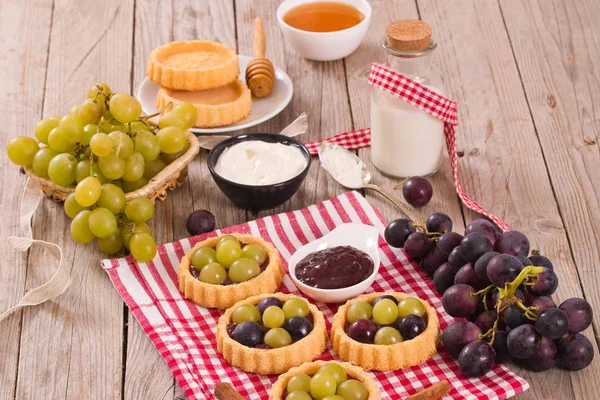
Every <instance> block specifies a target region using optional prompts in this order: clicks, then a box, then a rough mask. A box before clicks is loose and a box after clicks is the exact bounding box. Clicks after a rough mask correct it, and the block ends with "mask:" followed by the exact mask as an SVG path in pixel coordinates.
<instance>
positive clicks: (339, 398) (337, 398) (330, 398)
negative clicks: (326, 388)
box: [323, 394, 346, 400]
mask: <svg viewBox="0 0 600 400" xmlns="http://www.w3.org/2000/svg"><path fill="white" fill-rule="evenodd" d="M323 400H346V399H344V398H343V397H342V396H338V395H337V394H332V395H331V396H327V397H324V398H323Z"/></svg>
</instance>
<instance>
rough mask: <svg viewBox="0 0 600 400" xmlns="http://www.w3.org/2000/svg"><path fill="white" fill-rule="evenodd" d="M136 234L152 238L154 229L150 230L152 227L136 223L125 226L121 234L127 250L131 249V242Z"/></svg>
mask: <svg viewBox="0 0 600 400" xmlns="http://www.w3.org/2000/svg"><path fill="white" fill-rule="evenodd" d="M136 233H147V234H148V235H150V236H152V229H150V227H149V226H148V225H147V224H145V223H144V222H134V223H130V224H127V226H125V227H124V228H123V229H122V232H121V236H122V239H123V244H124V245H125V247H126V248H127V249H129V242H130V241H131V237H132V236H133V235H135V234H136Z"/></svg>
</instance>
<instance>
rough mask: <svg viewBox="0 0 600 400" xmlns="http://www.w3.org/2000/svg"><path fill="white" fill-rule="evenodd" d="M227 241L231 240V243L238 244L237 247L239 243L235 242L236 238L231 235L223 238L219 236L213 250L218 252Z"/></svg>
mask: <svg viewBox="0 0 600 400" xmlns="http://www.w3.org/2000/svg"><path fill="white" fill-rule="evenodd" d="M228 240H231V241H232V242H235V243H237V244H238V246H240V241H239V240H237V238H236V237H235V236H233V235H225V236H221V238H220V239H219V240H218V241H217V245H216V246H215V250H219V247H221V245H222V244H223V243H224V242H227V241H228Z"/></svg>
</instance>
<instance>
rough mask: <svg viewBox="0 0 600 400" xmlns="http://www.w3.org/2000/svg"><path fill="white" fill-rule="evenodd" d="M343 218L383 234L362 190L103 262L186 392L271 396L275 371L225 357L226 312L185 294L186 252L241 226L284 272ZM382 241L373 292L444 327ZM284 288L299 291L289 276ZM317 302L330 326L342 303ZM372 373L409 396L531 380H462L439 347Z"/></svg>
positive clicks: (401, 258) (388, 391) (509, 386)
mask: <svg viewBox="0 0 600 400" xmlns="http://www.w3.org/2000/svg"><path fill="white" fill-rule="evenodd" d="M345 222H357V223H364V224H368V225H373V226H375V227H376V228H377V229H378V230H379V231H380V232H381V233H383V230H384V229H385V225H386V223H385V221H384V220H383V217H382V216H381V214H380V213H379V211H378V210H377V209H376V208H374V207H373V206H372V205H371V204H369V202H367V200H366V199H365V198H364V197H362V196H361V195H360V194H358V193H357V192H347V193H345V194H343V195H341V196H338V197H335V198H333V199H331V200H328V201H325V202H323V203H319V204H317V205H312V206H310V207H308V208H305V209H302V210H298V211H293V212H289V213H283V214H278V215H274V216H271V217H266V218H261V219H258V220H256V221H251V222H248V223H245V224H242V225H238V226H233V227H230V228H226V229H223V230H221V231H216V232H212V233H210V234H206V235H201V236H196V237H192V238H189V239H183V240H180V241H178V242H174V243H169V244H165V245H163V246H160V247H159V249H158V255H157V256H156V257H155V259H154V260H153V261H152V262H149V263H147V264H138V263H136V262H135V260H134V259H133V258H132V257H131V256H128V257H126V258H122V259H112V260H104V261H102V265H103V267H104V268H105V269H106V271H107V272H108V274H109V276H110V278H111V280H112V282H113V284H114V285H115V288H116V289H117V291H118V292H119V294H120V295H121V297H122V298H123V300H124V301H125V303H127V306H129V309H130V310H131V312H132V313H133V315H134V316H135V317H136V319H137V320H138V322H139V323H140V325H141V326H142V328H143V329H144V331H145V332H146V334H147V335H148V337H149V338H150V340H152V343H154V345H155V346H156V348H157V349H158V351H159V352H160V354H161V355H162V356H163V358H164V359H165V361H166V362H167V364H168V366H169V368H170V369H171V372H173V375H174V376H175V378H176V379H177V381H178V382H179V385H181V387H182V389H183V390H184V392H185V394H186V395H187V396H188V398H190V399H209V398H212V390H213V389H214V387H215V385H216V384H217V383H218V382H220V381H227V382H231V383H232V385H233V386H234V387H235V388H236V389H237V390H238V391H239V392H240V393H241V394H242V395H244V396H246V397H247V398H249V399H266V398H267V397H268V394H269V389H270V387H271V384H272V383H273V382H274V381H275V380H276V378H277V376H260V375H255V374H249V373H246V372H244V371H241V370H239V369H237V368H233V367H231V366H230V365H229V364H228V363H227V361H225V359H223V357H221V355H220V354H219V353H218V352H217V345H216V341H215V333H214V330H215V328H216V326H217V320H218V318H219V316H220V315H221V313H220V311H218V310H215V309H212V310H207V309H206V308H203V307H199V306H196V305H195V304H194V303H192V302H190V301H188V300H185V299H183V297H182V296H181V293H180V292H179V290H178V289H177V268H178V265H179V260H180V258H181V257H182V256H183V255H184V253H185V251H186V250H188V249H190V248H191V247H192V246H194V244H195V243H197V242H198V241H200V240H203V239H205V238H206V237H208V236H213V235H217V234H221V233H229V232H241V233H250V234H252V235H255V236H261V237H263V238H264V239H265V240H267V241H270V242H272V243H273V244H274V245H275V246H276V247H277V249H278V250H279V252H280V253H281V255H282V259H283V260H284V267H285V268H286V270H287V260H289V259H290V257H291V255H292V254H293V253H294V252H295V251H296V249H298V248H299V247H301V246H303V245H304V244H306V243H308V242H310V241H312V240H315V239H317V238H319V237H321V236H323V235H325V234H326V233H328V232H329V231H331V230H333V229H334V228H335V227H336V226H338V225H340V224H342V223H345ZM379 246H380V255H381V263H382V265H381V267H380V269H379V276H378V277H377V279H376V280H375V282H374V283H373V286H372V287H371V289H370V290H371V291H378V292H379V291H401V292H407V293H412V294H415V295H416V296H418V297H420V298H422V299H427V300H428V301H429V302H430V303H431V304H432V305H433V306H434V307H435V308H436V309H437V310H438V315H439V317H440V325H441V327H442V329H445V328H446V327H447V326H448V324H449V323H450V322H452V321H453V318H452V317H450V316H448V314H446V312H445V311H444V310H443V308H442V304H441V299H440V297H439V296H438V295H437V294H436V292H435V290H434V287H433V284H432V283H431V281H430V280H429V279H427V278H426V277H425V275H424V274H423V273H422V272H421V271H420V270H419V269H418V268H417V267H416V266H415V265H414V264H412V263H411V262H410V261H409V260H408V259H407V258H406V257H405V255H404V254H403V253H402V252H401V251H400V250H398V249H393V248H391V247H390V246H389V245H388V244H387V243H386V242H385V240H384V239H383V237H382V236H380V237H379ZM280 290H281V291H282V292H286V293H290V292H292V293H298V291H297V290H296V288H295V287H294V285H293V283H292V281H291V280H290V278H289V276H288V275H286V276H285V278H284V280H283V284H282V286H281V288H280ZM316 305H317V307H319V309H320V310H321V311H322V312H323V314H324V315H325V318H326V320H327V328H328V329H329V328H330V327H331V320H332V318H333V315H334V313H335V312H336V310H337V306H333V305H326V304H322V303H317V304H316ZM321 358H322V359H325V360H331V359H335V355H334V354H333V353H332V351H331V348H329V349H328V350H327V351H326V352H325V353H324V354H323V355H322V357H321ZM375 377H376V378H377V380H378V382H379V388H380V389H381V391H382V395H383V396H382V397H383V398H384V399H401V398H404V397H406V396H408V395H410V394H413V393H415V392H417V391H419V390H421V389H423V388H425V387H428V386H430V385H431V384H433V383H435V382H438V381H440V380H443V379H446V380H448V382H450V383H451V384H452V387H453V389H452V392H450V395H449V397H448V398H452V399H505V398H507V397H510V396H514V395H516V394H517V393H520V392H523V391H524V390H526V389H527V388H528V386H529V385H528V384H527V382H526V381H525V380H524V379H522V378H521V377H519V376H517V375H515V374H513V373H512V372H510V371H509V370H508V369H507V368H505V367H503V366H500V365H496V366H495V367H494V368H493V369H492V371H490V372H488V374H487V375H485V376H484V377H483V378H480V379H465V378H462V377H460V376H459V372H458V365H457V364H456V362H455V361H454V360H453V359H452V358H451V357H450V356H449V355H448V354H447V353H446V352H445V351H444V350H443V349H442V348H440V353H439V354H437V355H435V356H434V357H433V358H432V359H430V360H429V361H427V362H424V363H422V364H419V365H417V366H414V367H412V368H408V369H405V370H399V371H391V372H376V373H375Z"/></svg>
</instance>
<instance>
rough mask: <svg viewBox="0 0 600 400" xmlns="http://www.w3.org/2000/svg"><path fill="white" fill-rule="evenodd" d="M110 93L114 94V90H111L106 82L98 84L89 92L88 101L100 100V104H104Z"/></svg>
mask: <svg viewBox="0 0 600 400" xmlns="http://www.w3.org/2000/svg"><path fill="white" fill-rule="evenodd" d="M110 93H112V89H111V88H110V86H108V85H107V84H106V83H104V82H100V83H96V84H95V85H94V86H92V87H91V88H90V89H89V90H88V92H87V97H88V99H96V100H98V103H100V104H104V101H105V100H106V96H107V95H108V94H110Z"/></svg>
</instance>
